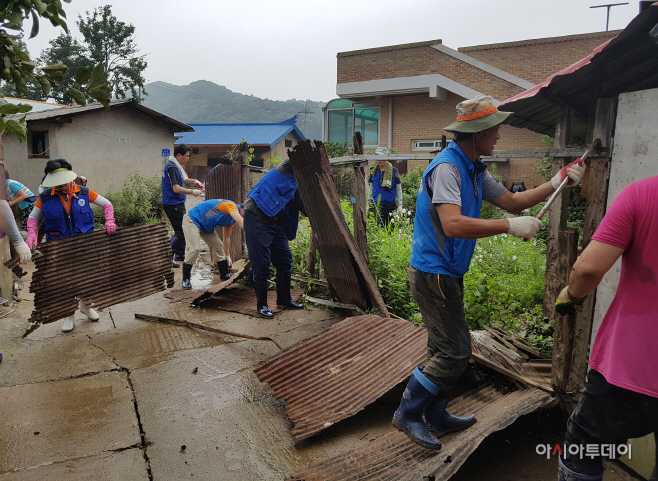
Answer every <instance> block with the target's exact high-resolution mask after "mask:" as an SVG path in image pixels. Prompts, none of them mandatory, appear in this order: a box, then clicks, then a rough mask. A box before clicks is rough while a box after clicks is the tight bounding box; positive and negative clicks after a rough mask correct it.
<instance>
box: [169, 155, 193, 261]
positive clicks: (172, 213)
mask: <svg viewBox="0 0 658 481" xmlns="http://www.w3.org/2000/svg"><path fill="white" fill-rule="evenodd" d="M191 150H192V149H191V148H190V147H188V146H187V145H185V144H180V145H177V146H176V147H175V148H174V156H173V157H169V158H168V159H167V163H166V164H165V166H164V170H163V171H162V208H163V209H164V211H165V214H167V218H168V219H169V222H170V223H171V227H173V229H174V235H173V236H171V251H172V254H173V257H172V259H171V263H172V266H173V267H180V264H179V263H178V262H176V259H177V258H178V259H179V260H181V259H183V258H184V257H185V234H183V216H184V215H185V200H186V199H187V196H186V194H191V195H193V196H195V197H198V196H200V195H201V191H200V190H199V189H188V188H186V187H185V186H188V185H189V186H194V187H198V188H201V187H203V184H201V182H199V181H198V180H196V179H189V178H188V177H187V174H186V173H185V169H183V166H184V165H185V164H186V163H187V161H188V160H190V151H191Z"/></svg>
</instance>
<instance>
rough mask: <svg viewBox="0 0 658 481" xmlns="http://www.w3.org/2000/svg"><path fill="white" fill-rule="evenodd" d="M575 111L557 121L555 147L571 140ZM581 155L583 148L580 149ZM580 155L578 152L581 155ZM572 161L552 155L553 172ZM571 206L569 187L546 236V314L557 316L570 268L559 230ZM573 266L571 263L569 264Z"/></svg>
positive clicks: (551, 216)
mask: <svg viewBox="0 0 658 481" xmlns="http://www.w3.org/2000/svg"><path fill="white" fill-rule="evenodd" d="M572 118H573V112H572V111H571V110H567V111H565V112H564V114H563V115H562V117H561V118H560V119H559V120H558V122H557V124H556V126H555V144H554V145H555V146H556V147H557V148H563V147H564V146H565V145H567V144H569V143H570V142H571V121H572ZM580 154H582V149H581V150H580ZM580 154H579V155H580ZM570 161H571V158H570V157H553V175H555V174H556V173H557V172H558V171H559V170H560V169H561V168H562V167H564V166H565V165H567V163H569V162H570ZM568 205H569V189H565V190H564V192H563V194H562V195H561V198H559V199H557V200H556V201H555V203H554V204H553V205H552V206H551V207H550V209H549V211H548V212H549V221H548V237H547V239H546V281H545V283H544V307H543V311H544V316H545V317H549V318H551V319H553V318H555V299H556V298H557V295H558V294H559V293H560V290H562V288H563V287H564V286H565V285H566V284H565V282H566V278H567V276H568V271H566V272H565V270H564V266H565V263H564V261H563V259H562V258H563V257H564V256H565V255H566V253H564V251H561V250H560V249H561V247H564V246H560V235H559V233H560V231H563V230H565V229H566V227H567V215H568ZM569 269H571V266H569Z"/></svg>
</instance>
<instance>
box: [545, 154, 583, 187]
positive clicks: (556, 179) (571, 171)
mask: <svg viewBox="0 0 658 481" xmlns="http://www.w3.org/2000/svg"><path fill="white" fill-rule="evenodd" d="M584 173H585V164H584V163H583V161H582V159H576V160H574V161H573V162H571V163H570V164H569V165H567V166H566V167H562V168H561V169H560V171H559V172H558V173H557V174H555V175H554V176H553V178H552V179H551V187H553V190H557V188H558V187H560V184H561V183H562V181H563V180H564V179H566V178H567V176H569V179H570V180H569V182H567V187H571V186H572V185H578V182H580V179H581V178H582V177H583V174H584Z"/></svg>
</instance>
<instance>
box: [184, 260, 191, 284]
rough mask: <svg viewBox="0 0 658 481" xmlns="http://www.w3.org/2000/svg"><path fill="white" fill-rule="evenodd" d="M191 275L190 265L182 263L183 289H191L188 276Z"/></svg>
mask: <svg viewBox="0 0 658 481" xmlns="http://www.w3.org/2000/svg"><path fill="white" fill-rule="evenodd" d="M191 274H192V264H185V263H183V289H192V283H191V282H190V275H191Z"/></svg>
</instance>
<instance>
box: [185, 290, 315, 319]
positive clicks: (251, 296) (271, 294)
mask: <svg viewBox="0 0 658 481" xmlns="http://www.w3.org/2000/svg"><path fill="white" fill-rule="evenodd" d="M302 294H304V291H303V290H302V289H291V290H290V296H291V297H292V299H293V300H294V301H299V300H300V299H301V297H302ZM267 302H268V305H269V306H270V309H272V312H273V313H275V314H276V313H277V312H281V309H278V308H277V307H276V291H268V292H267ZM194 305H195V306H197V307H203V308H208V309H219V310H221V311H232V312H239V313H241V314H246V315H248V316H254V317H260V316H259V315H258V312H257V311H256V293H255V292H254V290H253V289H222V290H221V291H219V292H217V293H216V294H213V295H212V296H211V297H209V298H208V299H206V300H204V301H201V302H198V303H197V302H195V303H194Z"/></svg>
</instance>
